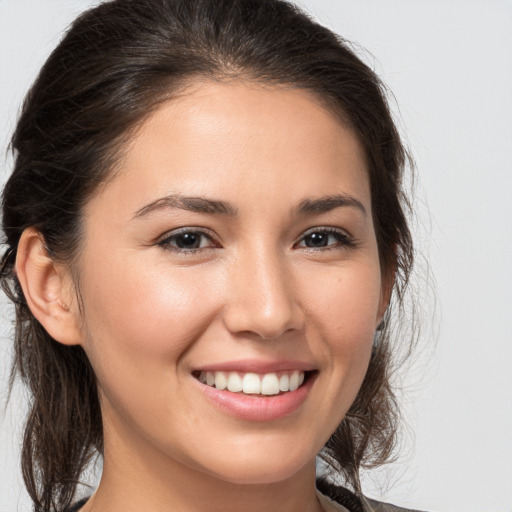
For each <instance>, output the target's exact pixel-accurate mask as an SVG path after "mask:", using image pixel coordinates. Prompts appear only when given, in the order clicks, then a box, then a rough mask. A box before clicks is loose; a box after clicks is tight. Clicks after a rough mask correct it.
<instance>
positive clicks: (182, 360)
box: [79, 82, 387, 483]
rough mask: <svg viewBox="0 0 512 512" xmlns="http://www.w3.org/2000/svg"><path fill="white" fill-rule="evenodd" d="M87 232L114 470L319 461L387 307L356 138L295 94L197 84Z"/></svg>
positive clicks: (86, 269)
mask: <svg viewBox="0 0 512 512" xmlns="http://www.w3.org/2000/svg"><path fill="white" fill-rule="evenodd" d="M84 219H85V220H84V225H85V230H84V233H85V236H84V245H83V250H82V252H81V257H80V263H79V272H80V283H81V285H80V293H81V295H82V300H83V306H84V311H83V315H84V323H83V335H82V345H83V347H84V349H85V351H86V353H87V355H88V357H89V359H90V361H91V364H92V366H93V368H94V371H95V373H96V376H97V380H98V385H99V392H100V399H101V406H102V414H103V421H104V425H105V443H106V445H105V450H106V458H107V456H108V454H109V453H110V454H112V453H115V452H116V451H118V452H123V453H124V454H125V456H126V457H142V458H146V459H147V460H152V461H156V460H159V461H160V463H161V464H169V467H171V466H173V467H187V471H189V470H194V471H199V472H202V473H205V474H208V475H210V476H214V477H216V478H220V479H223V480H225V481H229V482H236V483H265V482H277V481H280V480H282V479H284V478H288V477H290V476H291V475H293V474H294V473H295V472H296V471H297V470H298V469H299V468H301V467H305V466H306V465H307V464H312V463H313V461H314V458H315V455H316V453H317V452H318V451H319V450H320V449H321V447H322V446H323V445H324V443H325V442H326V441H327V439H328V438H329V436H330V435H331V433H332V432H333V431H334V430H335V428H336V426H337V425H338V424H339V422H340V421H341V419H342V418H343V416H344V414H345V413H346V411H347V409H348V408H349V406H350V404H351V403H352V401H353V400H354V398H355V396H356V393H357V391H358V389H359V387H360V385H361V382H362V380H363V377H364V375H365V371H366V369H367V365H368V361H369V357H370V351H371V346H372V341H373V336H374V331H375V328H376V326H377V324H378V323H379V321H380V319H381V317H382V314H383V311H384V309H385V305H386V304H385V299H384V297H385V296H387V293H385V291H383V288H382V286H381V283H382V279H381V270H380V267H379V258H378V252H377V245H376V240H375V233H374V227H373V223H372V212H371V201H370V192H369V183H368V176H367V170H366V165H365V160H364V157H363V153H362V150H361V148H360V146H359V144H358V142H357V140H356V139H355V137H354V135H353V134H352V133H351V131H350V130H348V129H347V128H345V127H344V126H343V125H341V124H340V122H339V121H337V120H336V119H335V118H334V117H333V116H332V115H331V114H330V113H329V112H328V111H327V110H325V109H324V108H323V107H322V106H320V104H319V103H318V102H316V101H315V100H314V98H313V97H312V96H310V95H309V94H308V93H306V92H304V91H299V90H292V89H285V88H277V87H264V86H261V85H255V84H252V85H251V84H247V83H243V82H236V83H230V84H225V83H224V84H223V83H210V82H205V83H199V84H196V86H195V87H193V88H191V89H189V90H188V92H187V93H185V94H184V95H182V96H180V97H179V98H177V99H175V100H173V101H170V102H168V103H166V104H164V105H163V106H162V107H161V108H160V109H159V110H158V111H157V112H155V113H154V114H152V115H151V116H150V117H149V118H148V119H147V121H145V122H144V123H143V124H142V125H141V126H140V129H139V130H138V131H137V132H136V133H135V134H134V135H133V137H132V139H131V140H130V142H129V143H128V144H127V146H126V149H125V152H124V154H123V156H122V158H121V162H120V172H119V174H118V175H117V176H116V177H115V178H114V179H113V180H112V181H110V182H109V183H108V184H107V185H106V186H104V187H103V188H102V189H101V190H100V191H99V192H98V193H97V194H96V195H95V196H94V197H93V198H92V199H91V201H90V202H89V204H88V206H87V208H86V212H85V217H84ZM303 378H304V382H302V379H303ZM301 382H302V384H301ZM299 384H300V386H299V387H298V389H296V386H297V385H299ZM224 386H227V387H228V388H227V389H223V388H224ZM240 388H242V391H240ZM289 389H291V390H289ZM244 390H245V391H244ZM287 390H288V391H287ZM126 454H130V455H126ZM134 454H138V455H134ZM106 461H107V459H106ZM139 462H140V461H139Z"/></svg>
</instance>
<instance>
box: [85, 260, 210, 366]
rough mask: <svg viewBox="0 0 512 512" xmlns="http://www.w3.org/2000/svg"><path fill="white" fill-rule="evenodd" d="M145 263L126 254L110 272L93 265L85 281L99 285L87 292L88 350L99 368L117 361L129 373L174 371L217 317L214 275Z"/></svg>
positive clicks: (92, 361) (100, 266)
mask: <svg viewBox="0 0 512 512" xmlns="http://www.w3.org/2000/svg"><path fill="white" fill-rule="evenodd" d="M141 263H142V262H140V261H139V258H136V257H132V258H130V257H129V256H126V257H120V258H117V259H116V262H115V264H114V265H112V267H111V268H110V269H105V268H104V266H102V265H100V264H98V265H96V266H94V265H93V264H92V265H91V266H90V267H89V268H90V269H91V270H90V271H89V272H88V273H87V274H86V275H85V278H84V279H83V282H84V283H95V286H94V287H90V288H89V289H87V288H86V289H84V290H83V295H84V308H85V318H86V321H87V324H86V328H87V346H86V347H84V348H85V349H86V352H87V353H88V355H89V357H90V359H91V363H93V366H94V363H96V366H99V367H103V366H105V365H106V363H107V362H108V365H109V367H110V368H111V366H112V364H113V363H114V362H115V361H117V362H119V370H120V371H124V372H126V371H132V370H133V369H134V368H135V371H136V369H137V368H141V369H142V367H143V363H144V362H148V363H149V362H151V363H152V364H155V365H159V366H162V367H168V365H169V363H170V362H176V361H177V360H179V358H180V357H181V356H182V355H183V354H184V353H186V351H187V349H188V348H189V346H191V345H192V344H193V342H194V341H195V340H196V339H197V338H198V337H199V336H200V334H201V332H202V331H203V330H204V329H205V328H206V326H207V325H208V324H209V322H210V321H211V319H212V318H213V316H214V315H215V314H216V309H217V307H216V305H217V303H216V298H215V294H214V293H212V290H214V289H215V288H216V286H215V279H216V277H215V274H214V273H210V274H209V277H208V274H206V275H204V273H201V272H197V270H196V271H193V270H192V269H184V268H181V269H178V270H176V269H175V270H174V271H173V270H172V269H170V268H169V266H166V265H162V264H155V265H147V263H146V264H144V265H143V264H141ZM121 362H122V363H123V364H122V365H121ZM98 369H99V368H98ZM109 371H110V370H109Z"/></svg>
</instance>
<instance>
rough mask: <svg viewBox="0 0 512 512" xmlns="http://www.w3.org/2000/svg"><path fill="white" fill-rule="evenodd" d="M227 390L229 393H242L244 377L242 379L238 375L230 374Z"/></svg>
mask: <svg viewBox="0 0 512 512" xmlns="http://www.w3.org/2000/svg"><path fill="white" fill-rule="evenodd" d="M227 388H228V391H231V392H233V393H238V392H239V391H242V388H243V386H242V377H240V375H238V373H235V372H230V373H229V375H228V385H227Z"/></svg>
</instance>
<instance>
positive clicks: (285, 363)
mask: <svg viewBox="0 0 512 512" xmlns="http://www.w3.org/2000/svg"><path fill="white" fill-rule="evenodd" d="M194 370H195V371H202V372H240V373H249V372H251V373H260V374H264V373H275V372H284V371H294V370H298V371H302V372H307V371H312V370H315V367H314V366H313V365H312V364H311V363H306V362H303V361H294V360H290V359H280V360H277V361H258V360H255V359H245V360H240V361H223V362H219V363H212V364H208V365H204V366H200V367H197V368H194Z"/></svg>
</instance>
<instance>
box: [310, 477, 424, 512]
mask: <svg viewBox="0 0 512 512" xmlns="http://www.w3.org/2000/svg"><path fill="white" fill-rule="evenodd" d="M316 483H317V488H318V491H319V492H320V493H321V494H322V495H323V496H325V497H326V498H327V499H328V500H329V501H331V502H334V503H335V504H338V505H341V506H342V507H345V509H347V510H349V512H421V511H419V510H413V509H410V508H402V507H397V506H395V505H390V504H389V503H383V502H381V501H375V500H371V499H367V498H361V497H359V496H357V495H356V494H354V493H353V492H351V491H349V490H348V489H345V488H344V487H340V486H338V485H334V484H331V483H329V482H327V481H326V480H325V479H323V478H321V479H318V480H317V482H316ZM340 510H341V509H340Z"/></svg>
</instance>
